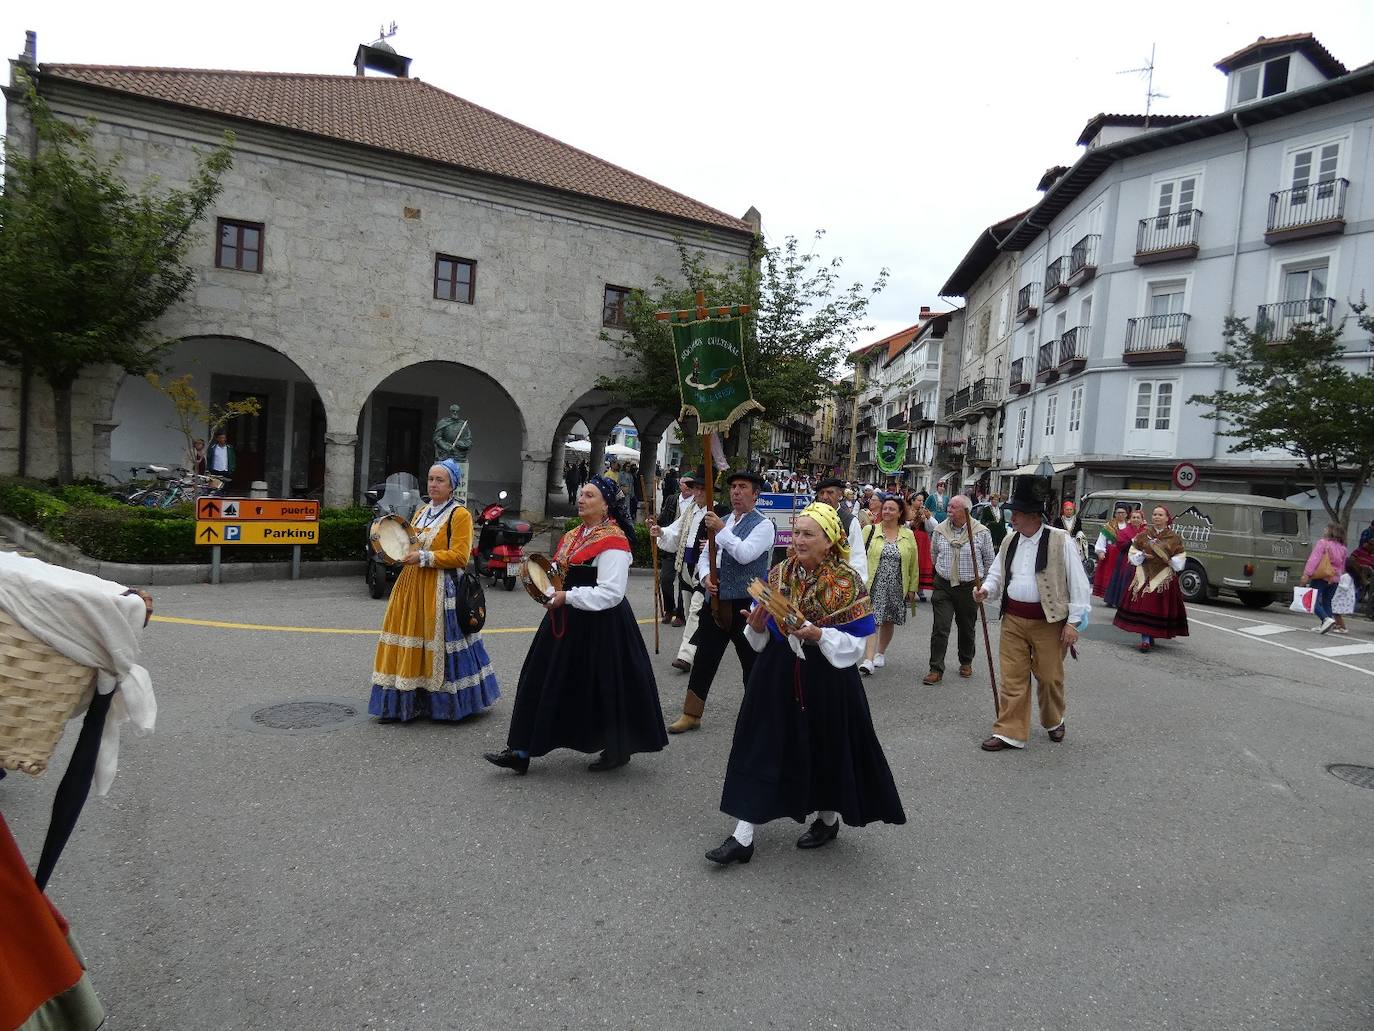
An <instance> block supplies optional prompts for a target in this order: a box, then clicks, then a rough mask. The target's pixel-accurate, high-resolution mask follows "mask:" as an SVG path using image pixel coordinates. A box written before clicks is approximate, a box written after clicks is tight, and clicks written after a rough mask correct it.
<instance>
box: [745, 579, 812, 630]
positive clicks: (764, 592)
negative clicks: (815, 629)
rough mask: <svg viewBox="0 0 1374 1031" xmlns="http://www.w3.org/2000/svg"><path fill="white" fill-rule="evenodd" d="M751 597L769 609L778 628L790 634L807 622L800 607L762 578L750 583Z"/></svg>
mask: <svg viewBox="0 0 1374 1031" xmlns="http://www.w3.org/2000/svg"><path fill="white" fill-rule="evenodd" d="M749 597H751V598H753V599H754V600H755V601H756V602H758V603H759V604H760V605H762V606H763V607H764V608H765V609H767V610H768V614H769V615H770V616H772V617H773V622H775V623H777V624H778V629H780V630H782V631H783V632H784V633H789V634H790V633H792V632H793V631H796V630H800V629H801V628H802V626H803V625H805V623H806V617H805V616H804V615H802V613H801V610H800V609H798V608H797V607H796V606H795V605H793V604H792V603H791V602H790V601H788V600H787V599H786V598H784V597H783V596H782V595H781V594H779V593H778V592H777V591H775V590H773V588H771V587H769V586H768V585H767V584H766V583H764V582H763V581H762V580H755V581H754V582H753V583H751V584H750V585H749Z"/></svg>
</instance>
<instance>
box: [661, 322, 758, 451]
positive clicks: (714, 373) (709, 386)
mask: <svg viewBox="0 0 1374 1031" xmlns="http://www.w3.org/2000/svg"><path fill="white" fill-rule="evenodd" d="M672 328H673V350H674V352H675V354H676V357H677V381H678V388H679V390H680V391H681V392H682V411H681V412H680V413H679V415H678V418H679V419H685V418H686V417H687V416H688V415H695V416H696V417H697V423H698V427H699V430H700V432H701V433H702V434H707V433H720V434H722V435H724V434H726V433H729V432H730V427H731V426H733V425H734V424H735V422H736V421H737V420H738V419H739V418H740V417H741V416H742V415H745V414H746V413H748V412H751V411H756V410H757V411H762V410H763V405H761V404H759V403H758V402H757V401H755V400H754V398H753V395H752V394H751V393H750V391H749V376H748V374H747V373H746V372H745V371H744V320H743V319H738V318H733V319H698V320H696V321H693V322H685V323H674V325H673V327H672Z"/></svg>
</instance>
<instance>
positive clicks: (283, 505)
mask: <svg viewBox="0 0 1374 1031" xmlns="http://www.w3.org/2000/svg"><path fill="white" fill-rule="evenodd" d="M196 518H197V519H277V520H281V519H289V520H291V521H293V522H296V521H300V522H307V523H314V522H318V521H319V518H320V503H319V502H318V501H296V500H292V499H289V498H201V499H200V500H199V501H197V502H196Z"/></svg>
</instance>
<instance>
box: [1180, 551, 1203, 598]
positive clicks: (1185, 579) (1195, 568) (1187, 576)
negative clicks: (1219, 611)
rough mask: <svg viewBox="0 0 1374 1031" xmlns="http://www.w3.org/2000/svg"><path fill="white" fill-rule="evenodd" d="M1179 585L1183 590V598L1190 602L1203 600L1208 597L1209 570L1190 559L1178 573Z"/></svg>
mask: <svg viewBox="0 0 1374 1031" xmlns="http://www.w3.org/2000/svg"><path fill="white" fill-rule="evenodd" d="M1178 587H1179V590H1181V591H1182V592H1183V600H1184V601H1186V602H1188V603H1189V604H1194V603H1196V602H1200V601H1202V600H1203V599H1204V598H1206V597H1207V571H1206V570H1205V569H1203V568H1202V566H1200V565H1198V564H1197V563H1196V562H1192V561H1190V562H1189V563H1188V564H1187V565H1186V566H1184V567H1183V572H1181V573H1179V574H1178Z"/></svg>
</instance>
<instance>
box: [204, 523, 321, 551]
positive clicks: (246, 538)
mask: <svg viewBox="0 0 1374 1031" xmlns="http://www.w3.org/2000/svg"><path fill="white" fill-rule="evenodd" d="M319 542H320V524H319V523H292V522H275V523H268V522H245V523H227V522H221V521H206V520H200V521H198V522H197V523H196V543H197V544H212V545H218V544H318V543H319Z"/></svg>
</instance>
